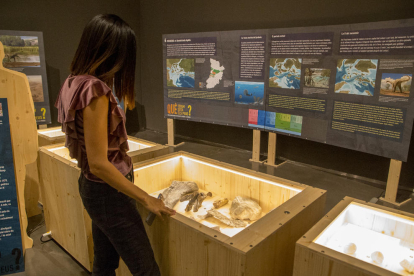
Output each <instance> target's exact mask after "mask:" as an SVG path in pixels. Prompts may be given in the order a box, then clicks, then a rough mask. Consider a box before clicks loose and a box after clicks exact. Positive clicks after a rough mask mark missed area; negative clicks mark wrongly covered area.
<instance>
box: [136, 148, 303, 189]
mask: <svg viewBox="0 0 414 276" xmlns="http://www.w3.org/2000/svg"><path fill="white" fill-rule="evenodd" d="M178 158H183V159H187V160H191V161H193V162H197V163H200V164H203V165H206V166H209V167H213V168H217V169H220V170H223V171H226V172H231V173H234V174H238V175H241V176H244V177H248V178H251V179H255V180H258V181H261V182H265V183H268V184H271V185H274V186H279V187H282V188H285V189H289V190H292V191H295V192H298V193H300V192H302V191H303V190H302V189H298V188H293V187H290V186H287V185H283V184H280V183H276V182H272V181H269V180H266V179H263V178H259V177H255V176H251V175H248V174H245V173H241V172H238V171H234V170H230V169H226V168H223V167H220V166H216V165H213V164H210V163H207V162H203V161H200V160H197V159H193V158H191V157H187V156H176V157H173V158H170V159H166V160H163V161H160V162H157V163H154V164H150V165H147V166H143V167H140V168H136V169H135V170H134V172H135V171H139V170H143V169H146V168H149V167H152V166H156V165H159V164H162V163H165V162H169V161H171V160H174V159H178Z"/></svg>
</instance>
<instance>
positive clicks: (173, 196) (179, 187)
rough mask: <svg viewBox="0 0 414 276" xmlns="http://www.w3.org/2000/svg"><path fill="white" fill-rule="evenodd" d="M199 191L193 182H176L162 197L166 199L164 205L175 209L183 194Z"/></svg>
mask: <svg viewBox="0 0 414 276" xmlns="http://www.w3.org/2000/svg"><path fill="white" fill-rule="evenodd" d="M195 191H198V186H197V184H196V183H194V182H191V181H177V180H174V181H173V182H172V183H171V186H170V187H168V188H167V189H165V190H164V192H163V193H162V196H163V197H164V204H165V206H167V207H168V208H171V209H173V208H174V206H175V205H176V204H177V203H178V201H179V200H180V197H181V195H182V194H188V193H191V192H195Z"/></svg>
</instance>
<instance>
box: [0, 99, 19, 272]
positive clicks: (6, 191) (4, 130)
mask: <svg viewBox="0 0 414 276" xmlns="http://www.w3.org/2000/svg"><path fill="white" fill-rule="evenodd" d="M0 156H1V158H0V275H7V274H12V273H16V272H23V271H24V260H23V254H22V253H23V250H22V237H21V232H20V219H19V208H18V202H17V191H16V180H15V176H14V164H13V151H12V144H11V136H10V125H9V115H8V107H7V99H4V98H0Z"/></svg>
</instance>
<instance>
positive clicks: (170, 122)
mask: <svg viewBox="0 0 414 276" xmlns="http://www.w3.org/2000/svg"><path fill="white" fill-rule="evenodd" d="M167 127H168V144H167V145H169V146H172V147H173V146H174V136H175V126H174V119H167Z"/></svg>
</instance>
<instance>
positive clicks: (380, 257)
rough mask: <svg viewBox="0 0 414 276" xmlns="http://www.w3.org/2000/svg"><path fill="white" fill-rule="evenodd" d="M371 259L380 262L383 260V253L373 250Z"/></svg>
mask: <svg viewBox="0 0 414 276" xmlns="http://www.w3.org/2000/svg"><path fill="white" fill-rule="evenodd" d="M371 260H372V261H373V262H374V263H376V264H382V262H383V261H384V255H382V253H381V252H379V251H375V252H373V253H372V254H371Z"/></svg>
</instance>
